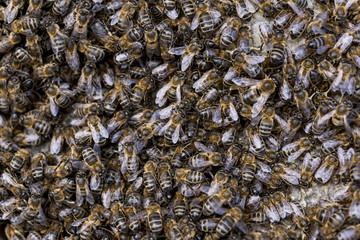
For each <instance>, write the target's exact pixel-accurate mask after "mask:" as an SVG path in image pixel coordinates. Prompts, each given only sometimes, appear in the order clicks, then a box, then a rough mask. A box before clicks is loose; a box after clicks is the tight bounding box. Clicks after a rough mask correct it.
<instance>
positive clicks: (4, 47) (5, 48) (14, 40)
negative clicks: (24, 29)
mask: <svg viewBox="0 0 360 240" xmlns="http://www.w3.org/2000/svg"><path fill="white" fill-rule="evenodd" d="M20 41H21V36H20V35H19V34H16V33H14V32H11V33H10V34H9V35H7V36H3V37H1V38H0V46H1V47H0V53H6V52H9V51H10V50H11V49H12V48H13V47H14V46H15V45H16V44H18V43H19V42H20Z"/></svg>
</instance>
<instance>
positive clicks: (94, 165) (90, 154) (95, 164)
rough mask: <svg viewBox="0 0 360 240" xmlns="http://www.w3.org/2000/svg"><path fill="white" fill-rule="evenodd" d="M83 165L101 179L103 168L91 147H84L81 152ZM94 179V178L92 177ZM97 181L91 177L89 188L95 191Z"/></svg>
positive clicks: (103, 172)
mask: <svg viewBox="0 0 360 240" xmlns="http://www.w3.org/2000/svg"><path fill="white" fill-rule="evenodd" d="M82 156H83V160H84V163H85V164H86V165H87V166H88V167H89V168H90V169H91V171H92V172H93V173H94V174H95V175H97V176H99V177H101V176H102V175H104V174H105V167H104V165H103V163H102V162H101V161H100V159H99V156H98V155H97V153H96V152H95V151H94V149H92V148H91V147H86V148H84V149H83V151H82ZM94 177H95V176H94ZM98 184H99V179H97V180H95V179H94V178H93V177H92V178H91V181H90V188H91V189H96V188H97V187H98V186H99V185H98Z"/></svg>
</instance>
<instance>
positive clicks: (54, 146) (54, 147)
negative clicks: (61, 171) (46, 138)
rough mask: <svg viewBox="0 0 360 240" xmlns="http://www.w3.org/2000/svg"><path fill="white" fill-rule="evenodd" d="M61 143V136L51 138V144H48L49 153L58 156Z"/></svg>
mask: <svg viewBox="0 0 360 240" xmlns="http://www.w3.org/2000/svg"><path fill="white" fill-rule="evenodd" d="M61 141H62V136H61V135H60V136H59V137H57V138H56V137H53V138H52V139H51V143H50V153H51V154H58V153H59V152H60V149H61Z"/></svg>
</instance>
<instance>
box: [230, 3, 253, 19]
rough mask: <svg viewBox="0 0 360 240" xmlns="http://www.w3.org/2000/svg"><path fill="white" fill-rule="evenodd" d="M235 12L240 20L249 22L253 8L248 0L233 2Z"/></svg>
mask: <svg viewBox="0 0 360 240" xmlns="http://www.w3.org/2000/svg"><path fill="white" fill-rule="evenodd" d="M235 6H236V12H237V15H238V17H239V18H240V19H243V20H245V21H250V20H251V16H252V14H253V13H255V11H256V10H255V7H254V6H253V5H252V3H251V2H250V1H248V0H239V1H235Z"/></svg>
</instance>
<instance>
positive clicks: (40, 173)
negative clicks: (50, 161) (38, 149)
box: [30, 153, 46, 181]
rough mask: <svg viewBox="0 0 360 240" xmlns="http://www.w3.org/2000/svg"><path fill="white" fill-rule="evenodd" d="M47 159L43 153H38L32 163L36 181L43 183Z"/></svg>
mask: <svg viewBox="0 0 360 240" xmlns="http://www.w3.org/2000/svg"><path fill="white" fill-rule="evenodd" d="M45 164H46V157H45V155H44V154H43V153H36V154H35V155H34V156H33V159H32V161H31V167H30V168H31V174H32V176H33V178H34V180H35V181H41V180H42V179H43V177H44V168H45Z"/></svg>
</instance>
